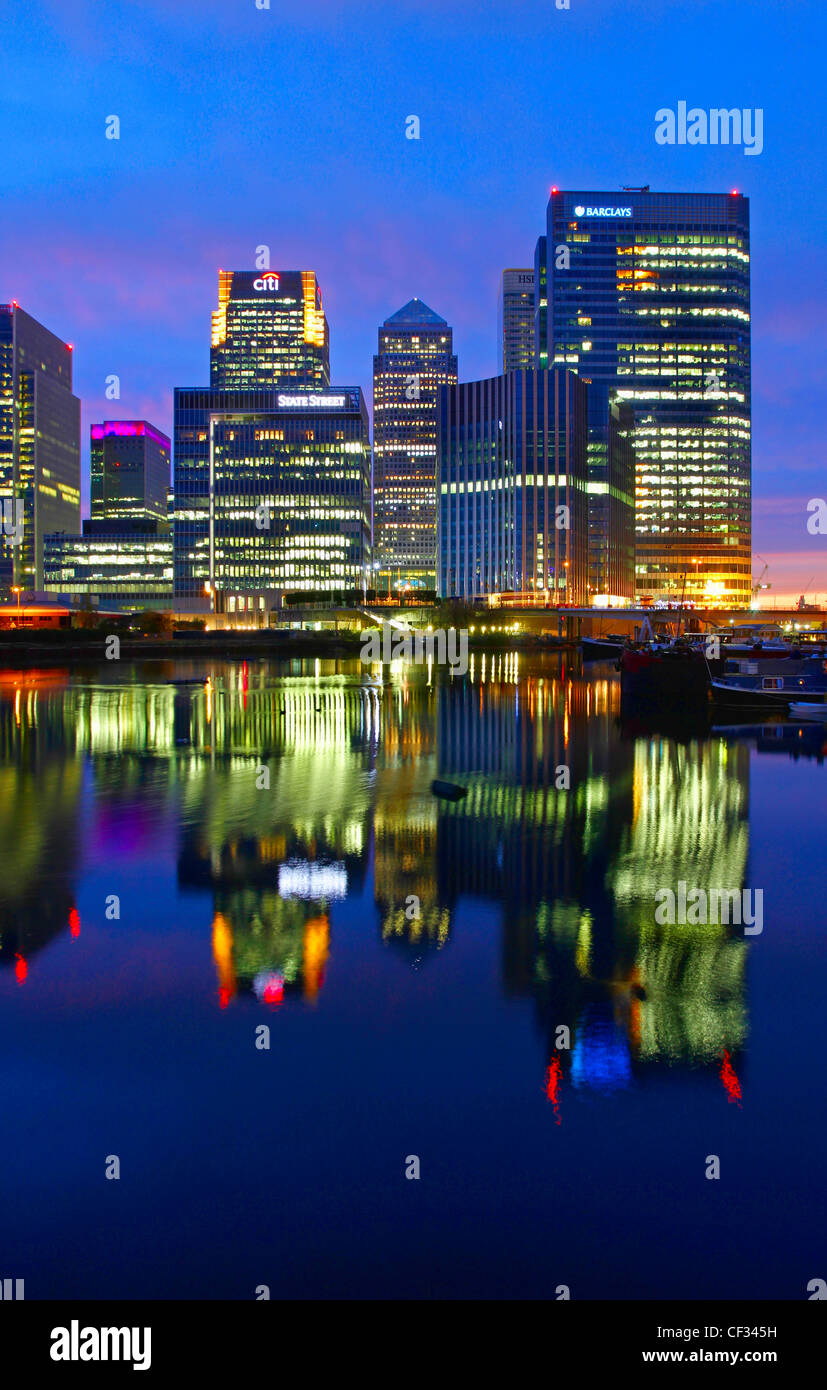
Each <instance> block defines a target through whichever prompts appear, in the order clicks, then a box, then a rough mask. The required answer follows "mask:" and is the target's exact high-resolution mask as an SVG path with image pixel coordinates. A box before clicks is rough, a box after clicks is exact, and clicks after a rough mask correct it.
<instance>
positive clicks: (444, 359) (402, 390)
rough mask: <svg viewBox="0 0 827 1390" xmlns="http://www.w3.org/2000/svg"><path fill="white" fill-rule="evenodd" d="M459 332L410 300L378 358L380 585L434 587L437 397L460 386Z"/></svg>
mask: <svg viewBox="0 0 827 1390" xmlns="http://www.w3.org/2000/svg"><path fill="white" fill-rule="evenodd" d="M456 380H457V359H456V357H455V356H454V350H453V334H452V330H451V329H450V328H449V327H448V324H447V323H446V321H445V319H442V318H440V317H439V315H438V314H435V313H434V311H433V309H429V308H428V306H427V304H424V303H423V302H422V300H421V299H412V300H410V302H409V303H408V304H405V305H404V306H403V308H401V309H399V310H398V311H397V313H395V314H392V315H391V316H390V318H388V319H385V322H384V323H383V324H382V327H381V328H380V329H379V351H378V353H377V354H376V356H375V357H374V359H373V538H374V551H375V557H376V562H377V566H378V568H377V570H376V584H377V588H378V589H379V590H380V592H386V591H387V590H388V589H398V588H404V587H405V586H408V585H409V586H410V587H411V588H415V589H417V588H418V589H434V588H435V587H436V452H437V441H436V435H437V400H438V396H439V390H440V387H442V386H451V385H456Z"/></svg>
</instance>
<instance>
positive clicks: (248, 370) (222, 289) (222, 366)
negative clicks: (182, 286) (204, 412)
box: [210, 270, 330, 391]
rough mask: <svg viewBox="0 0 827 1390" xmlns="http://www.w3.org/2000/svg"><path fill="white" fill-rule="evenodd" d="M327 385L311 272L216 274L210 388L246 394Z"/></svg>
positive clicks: (326, 345) (325, 335)
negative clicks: (216, 287) (216, 289)
mask: <svg viewBox="0 0 827 1390" xmlns="http://www.w3.org/2000/svg"><path fill="white" fill-rule="evenodd" d="M288 381H289V382H290V383H291V384H293V385H296V386H298V385H299V384H301V385H303V386H306V387H307V388H308V389H319V388H322V387H325V386H329V385H330V335H329V331H328V326H327V319H326V318H325V314H324V309H323V307H322V294H321V290H320V289H319V284H318V281H317V279H316V276H315V274H314V272H313V271H312V270H279V271H275V270H274V271H259V270H220V271H219V272H218V308H217V309H216V310H215V311H214V313H213V316H212V348H211V351H210V385H211V386H213V387H215V388H216V389H219V390H223V391H251V390H254V389H256V388H259V387H261V388H265V389H266V388H269V387H273V386H282V385H284V384H285V382H288Z"/></svg>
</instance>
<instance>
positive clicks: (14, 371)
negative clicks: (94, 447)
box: [0, 303, 80, 591]
mask: <svg viewBox="0 0 827 1390" xmlns="http://www.w3.org/2000/svg"><path fill="white" fill-rule="evenodd" d="M0 503H1V504H2V506H3V516H4V526H3V535H2V543H1V544H0V587H2V588H4V589H6V590H7V591H8V590H9V589H11V588H12V586H16V587H19V588H21V589H29V590H35V591H37V590H42V589H43V587H44V584H43V537H44V535H45V534H46V533H47V532H49V531H58V530H62V531H70V532H73V533H77V532H78V531H79V530H80V401H79V400H78V398H77V396H74V395H73V394H72V348H71V346H70V344H69V343H64V342H63V340H62V338H58V337H56V336H55V334H54V333H50V332H49V330H48V328H44V327H43V325H42V324H41V323H38V322H37V320H36V319H33V318H31V316H30V315H29V314H27V313H25V311H24V310H23V309H21V308H20V306H19V305H18V304H16V303H12V304H0ZM18 522H19V524H18Z"/></svg>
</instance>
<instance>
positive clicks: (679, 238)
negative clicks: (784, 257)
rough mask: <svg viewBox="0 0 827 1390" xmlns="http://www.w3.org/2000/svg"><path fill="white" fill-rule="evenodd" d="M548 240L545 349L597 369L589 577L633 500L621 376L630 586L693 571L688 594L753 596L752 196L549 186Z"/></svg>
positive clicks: (592, 379)
mask: <svg viewBox="0 0 827 1390" xmlns="http://www.w3.org/2000/svg"><path fill="white" fill-rule="evenodd" d="M545 243H546V250H545V252H544V251H543V249H542V247H540V248H538V259H543V260H544V261H545V272H546V276H547V301H548V302H547V312H546V323H545V342H543V323H542V317H543V316H542V312H541V310H540V306H539V304H538V306H537V317H536V323H537V332H538V352H539V353H542V350H543V348H545V350H546V351H547V353H548V363H549V366H555V365H556V366H565V367H567V368H569V370H571V371H573V372H577V373H578V374H579V375H580V376H583V377H584V378H585V380H586V381H587V382H589V383H591V385H590V390H589V399H590V404H589V425H590V434H589V450H590V458H589V485H590V489H591V498H592V515H591V522H592V530H593V533H594V534H595V537H596V539H595V544H594V545H593V547H592V576H591V585H592V588H593V589H595V588H598V587H599V586H601V585H603V584H605V582H606V579H605V576H606V573H607V572H608V570H609V569H610V564H608V563H605V562H601V556H602V555H603V556H605V547H606V546H608V543H609V541H608V536H609V533H610V532H611V531H612V530H613V529H614V530H615V531H616V532H619V533H625V532H626V530H627V523H626V521H625V519H624V517H623V515H622V513H623V510H624V509H625V508H628V507H629V506H630V505H631V503H630V497H629V491H628V490H627V487H626V486H625V485H624V482H623V476H622V474H623V468H622V467H621V468H620V470H619V472H618V471H617V470H616V476H615V477H614V478H612V476H611V472H612V468H611V461H610V460H609V439H608V428H609V426H608V419H609V416H608V407H609V401H610V398H611V393H612V392H613V391H614V392H616V393H617V397H618V399H619V400H621V401H625V402H627V403H628V405H629V406H630V407H631V408H632V409H633V411H634V416H635V424H634V453H635V469H636V476H635V487H634V510H635V532H636V534H635V548H636V558H635V570H636V575H635V589H636V591H637V593H638V594H640V595H648V596H651V597H653V598H656V599H657V598H664V597H667V596H669V597H680V595H681V594H682V593H683V591H684V585H685V589H686V596H687V597H688V598H692V599H695V600H701V601H709V600H717V601H719V602H723V603H738V604H740V603H748V602H749V599H750V584H751V580H750V539H751V537H750V487H751V454H750V271H749V256H750V233H749V203H748V200H747V199H746V198H743V197H741V196H740V195H739V194H737V193H732V194H722V193H651V192H650V191H649V190H648V189H640V190H624V191H623V192H622V193H605V192H582V191H580V192H563V191H562V190H556V189H555V190H552V194H551V197H550V199H549V204H548V219H547V236H546V238H545ZM538 298H539V296H538ZM539 360H542V358H541V357H540V359H539ZM612 512H615V513H620V515H619V516H618V517H616V518H615V520H614V521H612V520H611V519H610V514H611V513H612ZM607 518H609V519H607ZM598 536H601V537H602V543H598V540H597V537H598Z"/></svg>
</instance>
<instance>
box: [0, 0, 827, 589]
mask: <svg viewBox="0 0 827 1390" xmlns="http://www.w3.org/2000/svg"><path fill="white" fill-rule="evenodd" d="M824 38H825V19H824V6H823V3H821V0H819V3H816V0H783V3H782V0H684V3H678V0H571V7H570V9H568V10H559V9H557V8H556V4H555V0H544V3H536V0H511V3H508V4H498V3H489V4H480V3H479V0H476V2H475V3H466V0H452V3H451V4H450V5H447V4H446V3H445V0H441V3H432V2H431V0H409V3H406V2H405V0H402V2H401V3H398V4H387V3H385V4H370V3H368V4H359V5H354V4H352V3H349V4H345V3H339V0H302V3H301V4H290V5H288V4H285V3H283V2H282V0H271V3H270V8H269V10H267V9H265V10H259V9H257V8H256V4H255V0H174V3H172V4H170V3H169V0H166V2H165V3H159V0H142V3H140V4H134V3H117V2H114V3H113V0H40V3H31V2H30V0H17V3H16V4H15V5H14V6H13V7H10V8H9V11H8V13H7V15H6V16H4V52H3V64H2V70H3V81H2V89H1V90H2V98H1V99H0V120H1V121H2V126H1V127H0V128H2V133H3V147H4V154H5V159H4V164H3V170H4V178H3V203H2V208H3V215H2V218H0V299H2V300H6V299H16V300H18V301H19V302H20V303H21V304H22V305H23V307H24V308H26V309H27V310H28V311H29V312H30V313H32V314H34V315H35V317H37V318H39V319H41V320H42V321H43V322H44V323H46V324H47V325H48V326H49V327H50V328H52V329H53V330H54V331H55V332H57V333H60V334H62V335H63V336H64V337H65V338H66V339H67V340H68V341H70V342H72V343H73V344H74V346H75V364H76V366H75V372H76V376H75V387H76V390H77V391H78V393H79V394H80V396H81V397H82V399H83V407H84V415H83V421H84V425H83V429H84V438H85V453H84V457H85V460H86V459H87V457H88V425H89V423H91V421H93V420H96V419H102V418H113V417H114V416H118V415H120V416H125V417H128V416H145V417H146V418H148V419H150V420H152V421H153V422H154V423H156V424H157V425H159V426H160V427H161V428H164V429H166V430H167V431H169V430H170V428H171V423H172V390H173V387H175V386H183V385H199V384H202V383H206V382H207V381H208V365H209V364H208V357H209V315H210V311H211V309H212V308H213V307H214V306H215V301H216V293H217V274H216V273H217V270H218V268H219V266H224V267H226V268H228V269H229V268H232V269H241V268H245V267H249V266H252V264H253V255H254V248H255V247H256V246H257V245H259V244H262V243H265V244H267V245H269V246H270V248H271V255H272V264H273V266H274V268H281V269H299V268H310V269H314V270H315V271H316V272H317V274H318V276H319V280H320V283H321V287H322V293H323V296H324V300H325V308H326V312H327V315H328V319H329V321H330V330H331V366H332V371H333V376H334V378H335V380H336V381H337V382H338V383H340V384H350V383H353V384H358V385H361V386H362V387H363V389H364V390H365V392H366V394H368V396H369V394H370V378H371V370H372V361H371V359H372V354H373V352H374V351H375V347H376V330H377V327H378V325H379V323H380V322H381V321H382V319H384V318H385V317H386V316H387V315H388V314H389V313H392V312H393V311H394V310H396V309H397V308H399V307H400V306H401V305H402V304H403V303H405V302H406V301H407V300H408V299H410V298H411V297H412V296H413V295H419V296H420V298H422V299H424V300H426V302H427V303H429V304H430V305H431V306H432V308H434V309H436V310H437V312H439V313H440V314H442V315H443V316H444V317H445V318H446V319H448V321H449V323H451V325H452V326H453V328H454V344H455V349H456V351H457V353H458V356H459V368H460V377H461V379H465V380H468V379H472V378H474V377H477V376H483V375H488V374H490V373H492V372H494V371H495V370H496V368H497V359H496V296H497V284H498V280H499V274H500V271H501V269H502V268H503V267H504V266H507V265H520V264H531V261H532V257H533V250H534V245H535V242H536V239H537V236H538V235H539V234H540V233H541V232H542V231H543V230H544V225H545V208H546V202H547V199H548V190H549V188H550V186H551V184H552V183H554V184H557V185H558V186H559V187H561V188H566V187H571V188H588V187H593V188H605V189H606V190H611V189H615V188H619V187H620V186H621V185H622V184H641V183H648V184H650V185H651V187H652V188H653V189H662V190H671V189H680V188H689V189H701V190H703V189H708V190H714V191H719V190H729V189H730V188H738V189H740V190H741V191H742V192H743V193H745V194H746V195H747V196H748V197H749V198H750V203H751V213H752V250H753V282H752V284H753V420H754V452H753V469H754V497H755V507H754V545H755V549H756V551H758V552H759V553H761V554H762V555H763V556H764V558H765V559H769V560H770V572H769V574H768V575H767V576H766V577H767V578H769V579H770V580H771V581H772V582H773V584H774V591H775V592H778V593H780V592H782V591H783V592H789V591H790V590H792V589H798V588H799V587H801V586H803V585H804V584H805V583H806V582H807V581H808V580H809V579H810V576H811V575H812V576H813V579H812V582H811V584H810V588H811V589H812V588H814V589H816V590H818V591H821V592H823V593H824V594H827V538H825V537H809V536H808V535H807V532H806V515H807V514H806V503H807V500H808V499H809V498H811V497H813V496H823V495H825V492H827V479H825V456H824V445H823V421H824V390H823V387H824V379H825V352H824V341H825V332H824V323H825V310H827V292H825V276H824V265H825V242H827V229H826V228H825V202H827V200H826V199H825V192H824V173H825V170H824V165H825V159H824V120H823V113H824V97H823V86H824V79H823V70H824V58H823V55H824V49H825V42H824ZM680 100H686V101H687V102H688V103H689V104H690V105H696V106H700V107H705V108H709V107H711V106H725V107H733V106H739V107H742V108H744V107H749V108H755V107H761V108H762V109H763V111H764V149H763V152H762V153H761V154H760V155H759V156H757V157H755V156H747V155H745V154H744V153H743V150H742V149H741V148H740V147H729V148H727V147H722V146H696V147H690V146H683V147H680V146H661V145H658V144H656V142H655V139H654V131H655V119H654V118H655V112H656V111H657V110H658V109H659V108H661V107H672V108H675V107H676V106H677V103H678V101H680ZM112 114H117V115H118V116H119V117H120V121H121V138H120V140H118V141H113V140H106V139H105V138H104V129H105V119H106V117H107V116H109V115H112ZM411 114H415V115H417V116H419V118H420V122H421V139H420V140H419V141H412V140H406V139H405V119H406V117H407V116H409V115H411ZM111 373H117V375H118V376H119V377H120V378H121V400H120V402H118V403H115V402H107V401H106V400H105V399H104V382H105V378H106V376H108V375H109V374H111ZM87 466H88V465H87ZM756 569H757V570H760V569H761V565H760V564H758V565H757V566H756Z"/></svg>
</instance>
